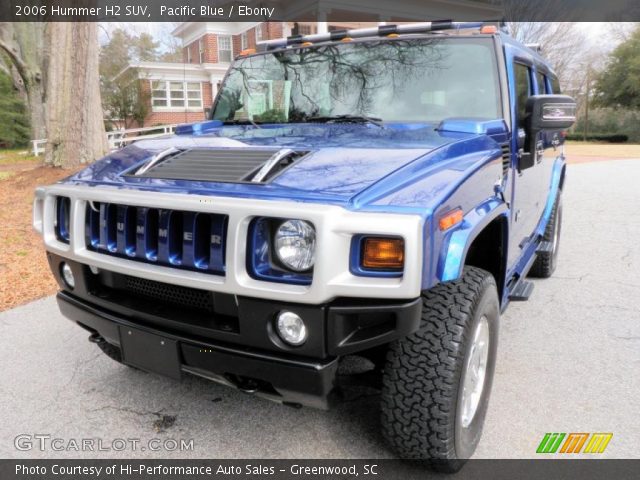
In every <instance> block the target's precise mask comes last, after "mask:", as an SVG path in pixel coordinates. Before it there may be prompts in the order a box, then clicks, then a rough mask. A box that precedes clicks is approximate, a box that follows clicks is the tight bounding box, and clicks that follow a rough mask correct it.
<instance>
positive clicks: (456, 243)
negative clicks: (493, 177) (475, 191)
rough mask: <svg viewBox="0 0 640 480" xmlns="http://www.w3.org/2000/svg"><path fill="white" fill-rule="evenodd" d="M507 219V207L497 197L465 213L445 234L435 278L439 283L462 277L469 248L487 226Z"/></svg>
mask: <svg viewBox="0 0 640 480" xmlns="http://www.w3.org/2000/svg"><path fill="white" fill-rule="evenodd" d="M501 216H503V217H505V219H508V216H509V207H508V206H507V204H506V203H505V202H504V201H503V200H502V199H499V198H497V197H492V198H490V199H488V200H486V201H485V202H484V203H482V204H480V205H479V206H477V207H475V208H473V209H472V210H470V211H469V212H467V213H466V215H465V216H464V218H463V219H462V222H461V223H460V224H459V225H458V226H457V227H456V228H454V229H452V230H451V231H450V232H446V234H445V236H444V238H443V242H442V248H441V251H440V255H439V258H438V269H437V272H436V276H437V277H438V280H439V281H441V282H447V281H451V280H455V279H457V278H459V277H460V276H461V275H462V269H463V268H464V265H465V260H466V258H467V253H468V251H469V247H470V246H471V244H472V243H473V241H474V240H475V239H476V237H477V236H478V235H480V233H481V232H482V231H483V230H484V229H485V227H486V226H487V225H489V224H490V223H491V222H493V221H494V220H495V219H496V218H498V217H501Z"/></svg>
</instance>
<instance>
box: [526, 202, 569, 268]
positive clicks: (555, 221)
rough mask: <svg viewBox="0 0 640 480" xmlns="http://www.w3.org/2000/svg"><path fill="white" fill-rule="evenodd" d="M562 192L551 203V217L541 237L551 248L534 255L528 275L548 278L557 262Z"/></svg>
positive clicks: (560, 230) (560, 228) (560, 229)
mask: <svg viewBox="0 0 640 480" xmlns="http://www.w3.org/2000/svg"><path fill="white" fill-rule="evenodd" d="M561 193H562V192H558V198H556V202H555V204H554V205H553V210H552V211H551V218H550V219H549V223H548V224H547V228H546V229H545V231H544V235H543V237H542V241H543V242H550V243H551V245H552V250H551V251H550V252H542V253H539V254H538V256H537V257H536V260H535V262H534V263H533V266H532V267H531V270H529V276H531V277H535V278H549V277H550V276H551V275H553V272H554V271H555V270H556V265H557V264H558V248H559V246H560V233H561V232H562V195H561Z"/></svg>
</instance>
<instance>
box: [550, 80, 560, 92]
mask: <svg viewBox="0 0 640 480" xmlns="http://www.w3.org/2000/svg"><path fill="white" fill-rule="evenodd" d="M551 88H553V93H555V94H558V93H562V92H561V90H560V81H559V80H558V77H551Z"/></svg>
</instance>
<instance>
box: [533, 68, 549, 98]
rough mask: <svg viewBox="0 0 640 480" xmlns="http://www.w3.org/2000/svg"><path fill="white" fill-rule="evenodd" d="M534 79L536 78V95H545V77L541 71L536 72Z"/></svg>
mask: <svg viewBox="0 0 640 480" xmlns="http://www.w3.org/2000/svg"><path fill="white" fill-rule="evenodd" d="M536 79H537V80H538V95H546V94H547V93H549V92H547V78H546V77H545V76H544V75H543V74H542V72H538V73H536Z"/></svg>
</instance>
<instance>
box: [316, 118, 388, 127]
mask: <svg viewBox="0 0 640 480" xmlns="http://www.w3.org/2000/svg"><path fill="white" fill-rule="evenodd" d="M303 121H304V122H318V123H371V124H372V125H376V126H377V127H380V128H384V126H383V125H382V119H381V118H376V117H366V116H360V115H326V116H318V117H308V118H305V119H304V120H303Z"/></svg>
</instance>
